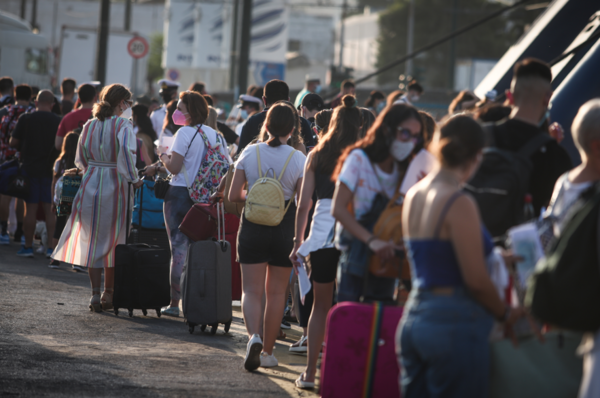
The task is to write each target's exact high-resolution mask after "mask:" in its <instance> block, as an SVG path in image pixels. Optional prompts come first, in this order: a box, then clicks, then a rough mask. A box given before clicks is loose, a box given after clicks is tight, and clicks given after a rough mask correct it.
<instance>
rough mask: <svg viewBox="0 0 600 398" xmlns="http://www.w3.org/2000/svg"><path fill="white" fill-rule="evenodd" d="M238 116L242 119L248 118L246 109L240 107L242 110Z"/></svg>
mask: <svg viewBox="0 0 600 398" xmlns="http://www.w3.org/2000/svg"><path fill="white" fill-rule="evenodd" d="M240 116H241V117H242V119H244V120H246V119H248V111H247V110H245V109H242V111H241V112H240Z"/></svg>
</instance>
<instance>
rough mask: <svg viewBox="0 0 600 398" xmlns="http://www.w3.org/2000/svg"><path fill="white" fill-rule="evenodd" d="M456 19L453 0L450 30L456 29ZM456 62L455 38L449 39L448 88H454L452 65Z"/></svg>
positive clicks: (456, 1) (456, 5)
mask: <svg viewBox="0 0 600 398" xmlns="http://www.w3.org/2000/svg"><path fill="white" fill-rule="evenodd" d="M457 19H458V0H454V5H453V6H452V32H451V33H454V32H455V31H456V23H457ZM455 64H456V39H455V38H453V39H452V40H451V41H450V69H449V73H448V86H450V90H454V65H455Z"/></svg>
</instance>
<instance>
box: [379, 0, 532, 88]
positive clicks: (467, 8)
mask: <svg viewBox="0 0 600 398" xmlns="http://www.w3.org/2000/svg"><path fill="white" fill-rule="evenodd" d="M409 1H410V0H394V4H392V5H391V6H390V7H389V8H388V9H387V10H386V11H384V12H383V13H382V14H381V15H380V18H379V27H380V33H379V40H378V41H379V54H378V59H377V66H378V67H381V66H384V65H386V64H388V63H390V62H392V61H394V60H396V59H398V58H400V57H401V56H403V55H405V54H406V37H407V22H408V4H409ZM502 7H504V6H503V5H501V4H498V3H492V2H490V1H488V0H415V25H414V26H415V29H414V49H418V48H420V47H422V46H424V45H426V44H429V43H431V42H433V41H435V40H437V39H438V38H441V37H443V36H446V35H448V34H450V33H451V32H453V31H454V30H456V29H459V28H461V27H464V26H466V25H469V24H471V23H473V22H476V21H477V20H479V19H481V18H483V17H485V16H486V15H489V14H491V13H493V12H494V11H496V10H498V9H499V8H502ZM531 14H535V15H526V14H523V12H522V11H520V12H519V13H518V14H517V15H518V17H517V18H515V20H516V21H511V14H509V15H502V16H499V17H497V18H495V19H493V20H491V21H489V22H487V23H485V24H483V25H480V26H478V27H477V28H475V29H473V30H471V31H469V32H466V33H464V34H462V35H460V36H458V37H457V38H456V39H454V45H453V43H452V41H449V42H446V43H444V44H441V45H439V46H437V47H435V48H433V49H431V50H430V51H428V52H426V53H423V54H421V55H419V56H417V57H416V58H415V59H414V61H413V62H414V71H415V72H416V73H415V74H416V77H417V78H418V79H419V80H421V81H423V83H424V85H425V86H427V87H429V88H449V89H453V87H452V82H453V70H454V68H453V65H454V64H455V62H456V60H458V59H461V58H484V59H499V58H500V57H501V56H502V55H503V54H504V53H505V52H506V50H507V49H508V48H509V47H510V45H512V44H513V43H514V42H515V41H516V39H517V38H518V37H519V36H520V35H521V34H522V32H523V29H524V26H525V25H526V23H527V20H528V19H530V20H531V21H532V20H533V18H534V17H535V16H537V14H539V13H531ZM527 17H529V18H527ZM453 48H454V50H453ZM405 67H406V66H405V65H404V64H401V65H398V66H396V67H394V68H392V69H390V70H388V71H387V72H384V73H381V74H380V75H379V76H378V81H379V83H380V84H387V83H394V82H397V81H398V76H399V75H400V74H402V73H404V71H405Z"/></svg>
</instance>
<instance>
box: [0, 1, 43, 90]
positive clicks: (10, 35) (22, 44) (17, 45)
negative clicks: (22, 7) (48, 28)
mask: <svg viewBox="0 0 600 398" xmlns="http://www.w3.org/2000/svg"><path fill="white" fill-rule="evenodd" d="M49 50H50V42H49V41H48V39H46V38H45V37H44V36H41V35H37V34H35V33H33V32H32V31H31V26H30V25H29V23H27V22H26V21H24V20H22V19H21V18H19V17H17V16H16V15H13V14H9V13H7V12H2V11H0V76H10V77H12V79H13V81H14V82H15V85H16V84H21V83H26V84H29V85H31V86H38V87H40V88H42V89H44V88H50V51H49Z"/></svg>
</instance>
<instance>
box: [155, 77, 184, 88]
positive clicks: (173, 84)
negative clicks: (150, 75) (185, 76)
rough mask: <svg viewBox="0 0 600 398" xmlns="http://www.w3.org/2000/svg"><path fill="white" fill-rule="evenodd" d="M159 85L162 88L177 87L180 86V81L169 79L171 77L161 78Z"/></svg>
mask: <svg viewBox="0 0 600 398" xmlns="http://www.w3.org/2000/svg"><path fill="white" fill-rule="evenodd" d="M158 85H159V86H160V88H161V89H162V90H165V89H172V88H177V87H179V86H180V84H179V82H174V81H172V80H169V79H160V80H159V81H158Z"/></svg>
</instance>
